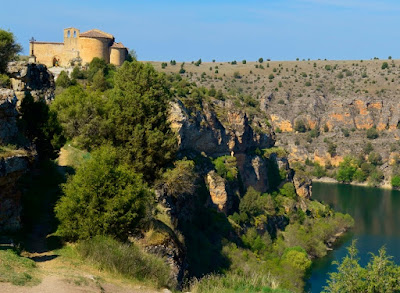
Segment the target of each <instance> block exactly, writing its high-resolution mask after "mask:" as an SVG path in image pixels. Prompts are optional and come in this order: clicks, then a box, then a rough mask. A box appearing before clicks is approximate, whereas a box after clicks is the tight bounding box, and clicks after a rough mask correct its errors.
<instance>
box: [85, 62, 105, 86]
mask: <svg viewBox="0 0 400 293" xmlns="http://www.w3.org/2000/svg"><path fill="white" fill-rule="evenodd" d="M99 70H101V71H102V72H103V74H104V76H106V75H107V74H108V66H107V63H106V60H104V59H102V58H98V57H94V58H93V59H92V61H91V62H90V63H89V70H88V80H89V81H90V82H91V81H93V78H94V75H95V74H96V73H97V71H99Z"/></svg>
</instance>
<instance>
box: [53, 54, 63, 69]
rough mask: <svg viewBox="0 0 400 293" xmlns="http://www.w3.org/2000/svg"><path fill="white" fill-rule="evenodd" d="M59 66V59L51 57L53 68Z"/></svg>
mask: <svg viewBox="0 0 400 293" xmlns="http://www.w3.org/2000/svg"><path fill="white" fill-rule="evenodd" d="M60 65H61V64H60V57H58V56H54V57H53V66H56V67H58V66H60Z"/></svg>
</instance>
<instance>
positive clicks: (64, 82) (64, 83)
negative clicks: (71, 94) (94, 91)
mask: <svg viewBox="0 0 400 293" xmlns="http://www.w3.org/2000/svg"><path fill="white" fill-rule="evenodd" d="M71 84H72V81H71V79H70V78H69V76H68V73H67V72H66V71H64V70H63V71H61V72H60V75H59V76H58V77H57V80H56V86H59V87H62V88H67V87H69V86H70V85H71Z"/></svg>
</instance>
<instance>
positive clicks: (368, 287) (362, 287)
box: [324, 241, 400, 293]
mask: <svg viewBox="0 0 400 293" xmlns="http://www.w3.org/2000/svg"><path fill="white" fill-rule="evenodd" d="M357 255H358V250H357V248H356V246H355V241H353V242H352V244H351V246H350V247H349V248H348V255H347V256H345V257H344V258H343V259H342V262H341V263H338V262H335V264H336V265H337V266H338V271H337V272H334V273H330V274H329V275H330V276H329V280H328V282H327V283H328V286H326V287H325V290H324V292H326V293H339V292H350V293H353V292H354V293H356V292H357V293H358V292H368V293H370V292H371V293H374V292H385V293H394V292H399V290H400V268H399V267H398V266H397V265H396V264H395V263H394V262H393V261H392V257H390V256H388V255H387V254H386V250H385V248H381V249H380V250H379V253H378V255H375V254H372V253H371V259H370V261H369V262H368V264H367V266H366V267H361V266H360V264H359V258H358V256H357Z"/></svg>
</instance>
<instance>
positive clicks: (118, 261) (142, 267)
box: [77, 236, 175, 287]
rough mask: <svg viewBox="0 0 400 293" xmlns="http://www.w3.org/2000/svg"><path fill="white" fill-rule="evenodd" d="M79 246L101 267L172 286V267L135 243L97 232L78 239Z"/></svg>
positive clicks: (81, 253) (87, 256) (141, 279)
mask: <svg viewBox="0 0 400 293" xmlns="http://www.w3.org/2000/svg"><path fill="white" fill-rule="evenodd" d="M77 250H78V252H79V254H80V255H81V256H82V257H84V258H85V259H87V260H89V261H91V262H93V263H95V264H97V265H98V266H100V268H102V269H106V270H108V271H111V272H113V273H120V274H122V275H125V276H127V277H129V278H134V279H137V280H139V281H150V282H152V283H155V284H157V286H158V287H173V286H174V285H175V284H174V282H173V281H172V280H171V278H170V271H171V269H170V267H169V265H168V264H167V263H166V262H165V261H164V260H163V259H162V258H160V257H158V256H155V255H152V254H149V253H146V252H144V251H143V250H142V249H141V248H139V246H137V245H135V244H134V243H130V244H124V243H120V242H118V241H117V240H114V239H112V238H109V237H104V236H96V237H94V238H92V239H88V240H84V241H80V242H78V245H77Z"/></svg>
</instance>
